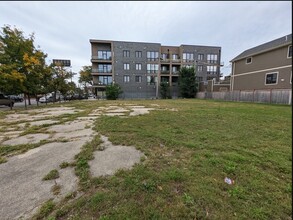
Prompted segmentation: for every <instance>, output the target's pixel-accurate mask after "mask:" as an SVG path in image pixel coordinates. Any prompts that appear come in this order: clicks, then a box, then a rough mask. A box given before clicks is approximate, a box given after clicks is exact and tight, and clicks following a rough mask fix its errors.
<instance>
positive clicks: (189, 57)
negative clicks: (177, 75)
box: [183, 53, 194, 62]
mask: <svg viewBox="0 0 293 220" xmlns="http://www.w3.org/2000/svg"><path fill="white" fill-rule="evenodd" d="M193 61H194V59H193V53H183V62H193Z"/></svg>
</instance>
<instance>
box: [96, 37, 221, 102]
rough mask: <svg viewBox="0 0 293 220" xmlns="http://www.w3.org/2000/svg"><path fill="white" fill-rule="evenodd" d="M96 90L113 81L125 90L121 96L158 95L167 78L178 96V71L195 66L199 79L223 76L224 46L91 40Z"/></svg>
mask: <svg viewBox="0 0 293 220" xmlns="http://www.w3.org/2000/svg"><path fill="white" fill-rule="evenodd" d="M90 43H91V52H92V56H91V62H92V75H93V81H94V86H93V87H94V88H95V93H96V94H98V95H100V96H101V95H102V96H103V95H104V92H103V91H104V90H105V87H106V86H107V85H109V84H111V83H112V82H115V83H117V84H119V85H120V86H121V88H122V90H123V94H121V98H126V99H127V98H128V99H132V98H133V99H135V98H159V97H160V91H159V89H160V88H159V85H160V82H163V81H165V82H168V83H169V85H170V91H171V95H172V97H178V96H179V92H178V72H179V69H180V68H181V67H183V66H187V67H191V66H195V68H196V75H197V77H198V80H199V81H207V80H210V79H213V78H216V79H217V80H218V79H219V77H220V63H221V47H216V46H196V45H180V46H178V47H175V46H162V45H161V44H159V43H143V42H124V41H108V40H93V39H91V40H90Z"/></svg>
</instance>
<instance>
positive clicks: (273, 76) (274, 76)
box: [265, 73, 278, 85]
mask: <svg viewBox="0 0 293 220" xmlns="http://www.w3.org/2000/svg"><path fill="white" fill-rule="evenodd" d="M277 83H278V73H267V74H266V83H265V84H266V85H270V84H277Z"/></svg>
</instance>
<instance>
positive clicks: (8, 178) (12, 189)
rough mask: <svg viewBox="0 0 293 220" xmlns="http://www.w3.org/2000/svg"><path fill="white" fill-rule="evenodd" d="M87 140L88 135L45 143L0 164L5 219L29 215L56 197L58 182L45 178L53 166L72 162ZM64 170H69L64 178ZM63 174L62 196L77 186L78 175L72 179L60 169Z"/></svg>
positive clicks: (1, 207) (1, 208)
mask: <svg viewBox="0 0 293 220" xmlns="http://www.w3.org/2000/svg"><path fill="white" fill-rule="evenodd" d="M86 141H87V139H86V138H85V139H81V140H78V141H73V142H66V143H56V142H54V143H49V144H45V145H43V146H41V147H39V148H37V149H32V150H30V151H28V152H26V153H25V154H22V155H18V156H14V157H11V158H9V160H8V162H7V163H3V164H0V189H1V190H0V198H1V199H0V216H1V219H3V220H6V219H7V220H8V219H17V218H19V217H21V216H22V217H24V218H28V217H30V216H31V215H32V214H33V212H34V211H36V210H37V207H39V206H40V205H41V204H42V203H43V202H45V201H47V200H48V199H50V198H53V196H52V193H51V187H52V186H53V185H54V184H55V183H54V182H52V181H42V178H43V177H44V176H45V175H46V174H47V173H49V172H50V171H51V170H53V169H57V170H59V171H60V168H59V164H61V163H62V162H64V161H72V160H73V159H74V156H75V155H76V154H78V153H79V152H80V148H81V146H82V145H84V144H85V143H86ZM66 169H67V168H66ZM62 173H65V174H64V177H62V176H63V174H62ZM60 176H61V177H60V180H58V183H60V184H61V185H62V186H63V188H61V193H62V195H64V194H66V193H68V191H67V190H72V189H76V178H74V177H73V178H71V177H72V175H71V174H68V173H66V171H64V172H63V171H60ZM69 176H71V177H70V178H69V179H68V177H69ZM67 184H69V185H68V186H67Z"/></svg>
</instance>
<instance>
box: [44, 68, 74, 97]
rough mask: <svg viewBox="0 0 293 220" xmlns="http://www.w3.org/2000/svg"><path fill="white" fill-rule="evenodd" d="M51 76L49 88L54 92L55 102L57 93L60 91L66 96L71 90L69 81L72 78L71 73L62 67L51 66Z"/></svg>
mask: <svg viewBox="0 0 293 220" xmlns="http://www.w3.org/2000/svg"><path fill="white" fill-rule="evenodd" d="M50 69H51V75H49V80H48V83H49V88H50V90H51V91H53V92H54V97H53V101H55V100H56V93H57V92H58V91H59V92H60V93H61V94H62V95H65V94H66V93H67V92H68V91H70V90H71V87H70V84H69V83H68V81H67V80H68V79H70V78H71V73H70V72H69V71H67V70H66V69H64V67H63V66H62V65H55V64H51V65H50Z"/></svg>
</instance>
